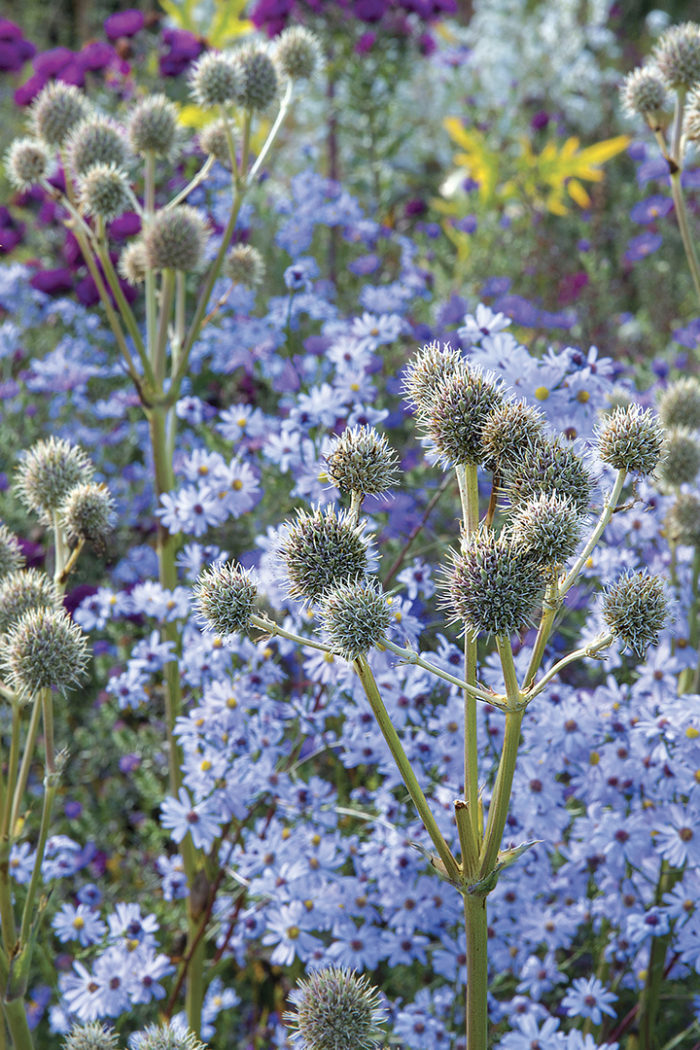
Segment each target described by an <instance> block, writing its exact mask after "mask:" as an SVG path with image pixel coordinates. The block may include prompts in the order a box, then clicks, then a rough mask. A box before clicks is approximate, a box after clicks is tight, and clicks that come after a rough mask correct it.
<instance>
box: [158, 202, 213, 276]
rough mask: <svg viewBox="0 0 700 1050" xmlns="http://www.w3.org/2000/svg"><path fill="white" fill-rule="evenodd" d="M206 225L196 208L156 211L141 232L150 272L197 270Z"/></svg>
mask: <svg viewBox="0 0 700 1050" xmlns="http://www.w3.org/2000/svg"><path fill="white" fill-rule="evenodd" d="M207 229H208V228H207V223H206V220H205V219H204V218H203V217H202V216H201V215H200V213H199V212H198V211H197V209H196V208H191V207H190V206H189V205H187V204H181V205H179V206H178V207H176V208H169V209H166V208H163V209H162V210H161V211H158V212H156V214H155V215H154V216H153V218H152V219H151V221H150V222H149V223H148V225H147V226H146V228H145V229H144V233H143V243H144V250H145V253H146V262H147V265H148V267H149V269H151V270H183V271H185V272H192V271H196V270H199V269H200V267H201V265H202V262H203V260H204V249H205V247H206V243H207V237H208V232H207Z"/></svg>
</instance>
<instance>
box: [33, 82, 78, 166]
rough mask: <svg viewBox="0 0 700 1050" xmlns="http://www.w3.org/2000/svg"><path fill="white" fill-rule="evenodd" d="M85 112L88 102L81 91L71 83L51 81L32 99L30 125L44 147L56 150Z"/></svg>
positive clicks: (63, 142)
mask: <svg viewBox="0 0 700 1050" xmlns="http://www.w3.org/2000/svg"><path fill="white" fill-rule="evenodd" d="M89 112H90V104H89V102H88V100H87V99H86V97H85V96H84V95H83V94H82V92H80V91H78V89H77V88H76V87H74V86H73V85H72V84H64V83H63V81H61V80H52V81H51V83H49V84H47V85H46V87H44V88H42V90H41V91H40V92H39V94H38V95H37V97H36V99H35V100H34V103H33V105H32V109H31V119H32V125H33V127H34V130H35V132H36V134H37V135H38V136H39V138H40V139H42V140H43V141H44V142H45V143H46V145H47V146H51V147H52V148H53V149H59V148H60V147H61V146H63V145H64V144H65V142H66V140H67V139H68V136H69V135H70V133H71V132H72V131H73V129H74V128H75V127H76V126H77V125H78V124H79V123H80V122H81V121H82V120H85V118H86V117H87V115H88V113H89Z"/></svg>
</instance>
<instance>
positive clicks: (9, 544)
mask: <svg viewBox="0 0 700 1050" xmlns="http://www.w3.org/2000/svg"><path fill="white" fill-rule="evenodd" d="M23 565H24V555H23V554H22V548H21V547H20V545H19V541H18V539H17V537H16V536H15V535H14V534H13V533H12V532H10V530H9V529H8V527H7V525H1V524H0V581H2V580H4V579H5V577H6V576H9V575H10V574H11V573H13V572H18V571H19V569H21V568H22V566H23Z"/></svg>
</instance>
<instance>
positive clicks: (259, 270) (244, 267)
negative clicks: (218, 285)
mask: <svg viewBox="0 0 700 1050" xmlns="http://www.w3.org/2000/svg"><path fill="white" fill-rule="evenodd" d="M223 272H224V276H225V277H228V279H229V281H232V282H233V283H234V284H241V285H243V287H244V288H255V287H256V286H257V285H258V284H262V282H263V280H264V278H265V260H264V259H263V257H262V255H261V254H260V252H259V251H258V250H257V248H254V247H253V245H252V244H234V246H233V247H232V248H230V249H229V251H228V253H227V255H226V258H225V259H224V267H223Z"/></svg>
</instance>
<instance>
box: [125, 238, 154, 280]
mask: <svg viewBox="0 0 700 1050" xmlns="http://www.w3.org/2000/svg"><path fill="white" fill-rule="evenodd" d="M147 269H148V262H147V260H146V246H145V245H144V243H143V241H142V240H138V241H132V242H131V244H127V246H126V248H125V249H124V251H123V252H122V253H121V255H120V256H119V273H120V274H121V276H122V277H123V278H124V280H125V281H128V282H129V284H133V285H137V284H143V282H144V281H145V280H146V270H147Z"/></svg>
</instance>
